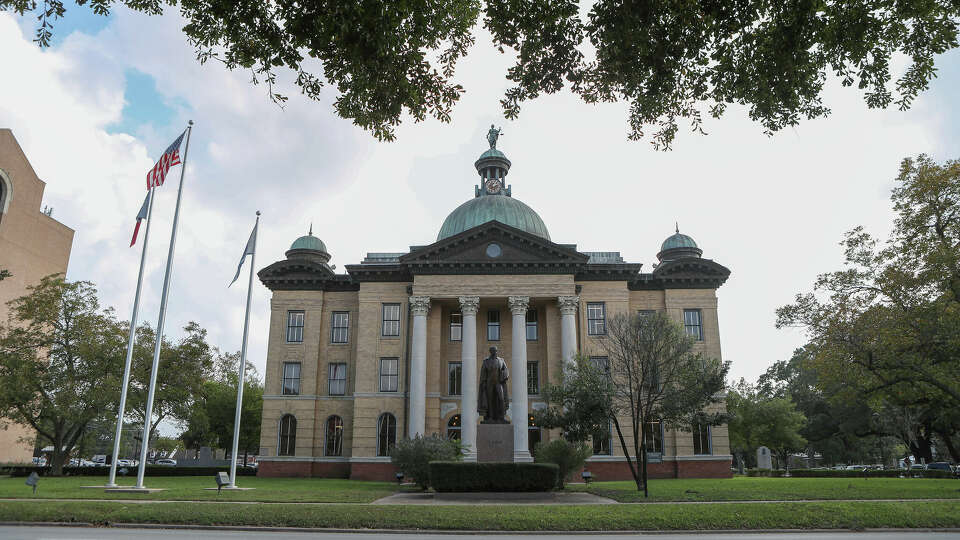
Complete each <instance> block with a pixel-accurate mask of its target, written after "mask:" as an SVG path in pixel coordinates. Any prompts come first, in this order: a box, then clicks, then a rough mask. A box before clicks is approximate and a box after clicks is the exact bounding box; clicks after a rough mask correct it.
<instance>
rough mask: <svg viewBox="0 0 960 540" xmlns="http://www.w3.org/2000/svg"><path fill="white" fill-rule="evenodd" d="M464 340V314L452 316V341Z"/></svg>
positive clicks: (452, 314) (453, 314)
mask: <svg viewBox="0 0 960 540" xmlns="http://www.w3.org/2000/svg"><path fill="white" fill-rule="evenodd" d="M462 339H463V314H462V313H451V314H450V341H460V340H462Z"/></svg>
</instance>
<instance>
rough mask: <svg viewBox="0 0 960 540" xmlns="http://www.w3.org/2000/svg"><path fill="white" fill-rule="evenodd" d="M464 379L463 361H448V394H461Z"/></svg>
mask: <svg viewBox="0 0 960 540" xmlns="http://www.w3.org/2000/svg"><path fill="white" fill-rule="evenodd" d="M462 380H463V363H462V362H448V363H447V394H448V395H451V396H459V395H460V394H461V393H462V388H461V386H460V385H461V381H462Z"/></svg>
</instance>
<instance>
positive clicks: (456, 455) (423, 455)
mask: <svg viewBox="0 0 960 540" xmlns="http://www.w3.org/2000/svg"><path fill="white" fill-rule="evenodd" d="M462 449H463V446H462V445H461V443H460V441H457V440H450V439H442V438H440V437H437V436H436V435H431V436H430V437H424V436H422V435H417V436H416V437H415V438H413V439H405V440H402V441H400V442H398V443H397V445H396V446H394V447H393V448H391V449H390V460H391V461H392V462H393V464H394V465H396V467H397V469H399V470H401V471H403V475H404V476H406V477H408V478H410V477H413V479H414V481H415V482H416V483H417V485H418V486H420V487H421V488H422V489H424V490H425V489H427V488H428V487H430V462H431V461H454V460H456V461H459V460H461V459H463V451H462Z"/></svg>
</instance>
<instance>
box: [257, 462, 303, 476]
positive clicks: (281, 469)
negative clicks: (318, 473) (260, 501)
mask: <svg viewBox="0 0 960 540" xmlns="http://www.w3.org/2000/svg"><path fill="white" fill-rule="evenodd" d="M312 465H313V463H310V462H309V461H261V462H260V465H259V466H258V467H257V476H261V477H266V478H291V477H298V478H308V477H310V476H312V474H311V472H312Z"/></svg>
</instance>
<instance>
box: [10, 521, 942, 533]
mask: <svg viewBox="0 0 960 540" xmlns="http://www.w3.org/2000/svg"><path fill="white" fill-rule="evenodd" d="M0 526H4V527H83V528H87V527H89V528H94V527H109V528H114V529H169V530H194V531H237V532H284V533H330V534H351V533H353V534H418V535H439V534H446V535H458V536H460V535H463V536H467V535H471V536H473V535H477V534H484V535H490V536H517V535H524V536H547V535H552V536H559V535H564V536H588V535H593V536H601V535H626V534H645V535H654V534H656V535H664V536H667V535H678V534H707V533H709V534H731V535H732V534H803V533H840V532H848V533H949V532H960V528H949V527H948V528H943V529H931V528H917V529H904V528H890V529H688V530H671V531H665V530H655V529H633V530H620V531H485V530H446V529H324V528H318V527H252V526H242V525H178V524H162V523H108V524H105V525H94V524H92V523H84V522H74V523H71V522H63V521H52V522H46V521H0Z"/></svg>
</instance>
